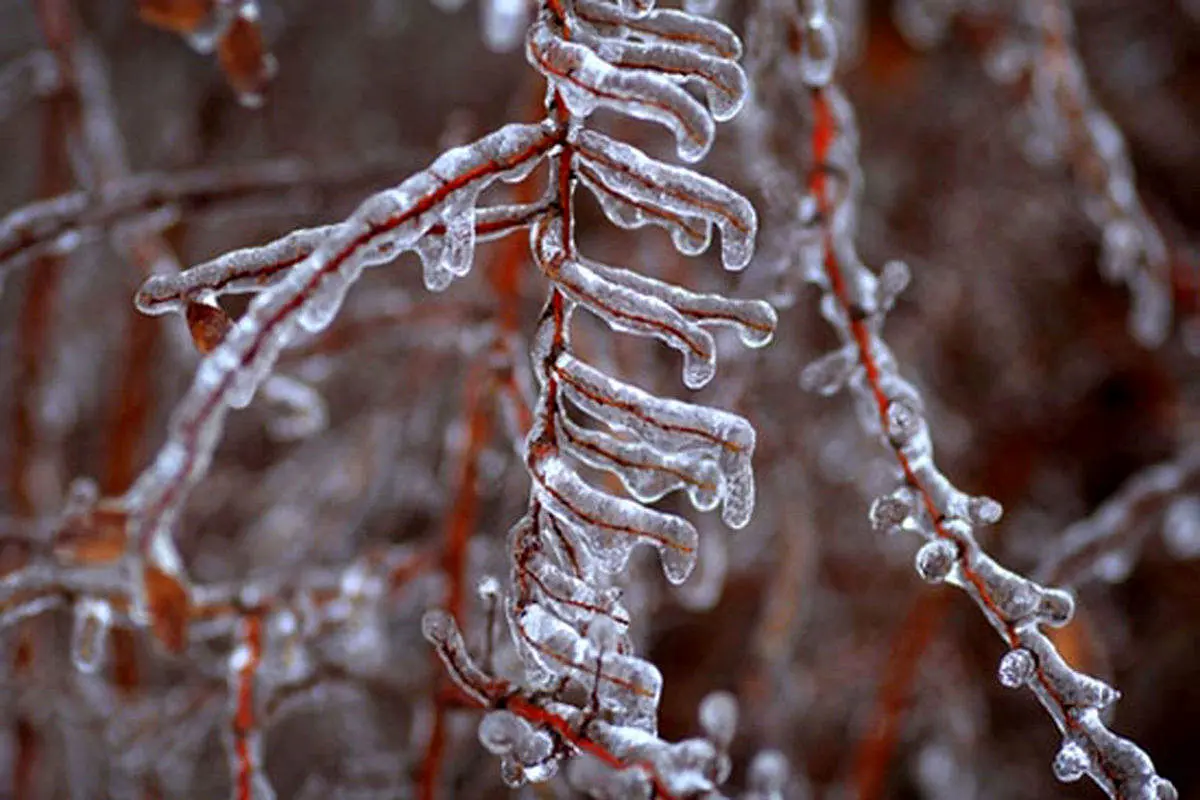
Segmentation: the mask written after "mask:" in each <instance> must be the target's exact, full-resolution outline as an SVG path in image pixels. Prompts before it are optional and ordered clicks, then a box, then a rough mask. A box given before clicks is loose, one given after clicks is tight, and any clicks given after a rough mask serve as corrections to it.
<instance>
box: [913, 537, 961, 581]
mask: <svg viewBox="0 0 1200 800" xmlns="http://www.w3.org/2000/svg"><path fill="white" fill-rule="evenodd" d="M956 558H958V547H957V546H956V545H955V544H954V542H950V541H947V540H946V539H933V540H931V541H928V542H926V543H925V544H923V545H921V549H920V550H918V551H917V556H916V558H915V559H914V562H913V563H914V566H915V567H916V570H917V574H918V575H920V576H921V580H923V581H925V582H926V583H941V582H942V581H944V580H946V577H947V576H948V575H949V574H950V570H951V569H953V568H954V560H955V559H956Z"/></svg>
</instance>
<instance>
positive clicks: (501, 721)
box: [479, 711, 528, 756]
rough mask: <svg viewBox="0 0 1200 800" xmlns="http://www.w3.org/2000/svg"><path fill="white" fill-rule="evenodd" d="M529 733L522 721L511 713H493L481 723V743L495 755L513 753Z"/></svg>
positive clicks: (486, 716)
mask: <svg viewBox="0 0 1200 800" xmlns="http://www.w3.org/2000/svg"><path fill="white" fill-rule="evenodd" d="M527 733H528V731H527V730H526V726H525V725H524V723H523V722H522V720H521V719H520V718H519V717H517V716H515V715H514V714H512V713H511V712H509V711H493V712H492V713H490V714H485V715H484V717H483V719H481V720H480V721H479V743H480V744H482V745H483V746H484V747H485V748H486V749H487V751H488V752H489V753H492V754H493V755H497V756H501V755H504V754H505V753H510V752H512V751H513V750H515V749H516V747H517V744H518V742H520V740H521V739H522V738H523V737H524V736H526V735H527Z"/></svg>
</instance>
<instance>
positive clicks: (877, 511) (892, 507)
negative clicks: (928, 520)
mask: <svg viewBox="0 0 1200 800" xmlns="http://www.w3.org/2000/svg"><path fill="white" fill-rule="evenodd" d="M915 510H916V509H915V507H914V506H913V497H912V493H911V492H909V491H908V490H907V489H903V488H901V489H897V490H896V491H894V492H892V493H891V494H885V495H883V496H882V497H876V498H875V501H874V502H872V503H871V511H870V518H871V528H872V529H874V530H875V531H876V532H877V533H895V532H896V531H897V530H899V529H900V527H901V526H902V525H903V524H904V521H905V520H906V519H908V518H909V517H911V516H913V513H914V512H915Z"/></svg>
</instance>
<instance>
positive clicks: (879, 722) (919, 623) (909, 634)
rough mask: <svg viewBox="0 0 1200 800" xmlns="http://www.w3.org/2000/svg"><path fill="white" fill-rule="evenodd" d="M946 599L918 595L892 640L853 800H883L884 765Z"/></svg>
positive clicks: (858, 759)
mask: <svg viewBox="0 0 1200 800" xmlns="http://www.w3.org/2000/svg"><path fill="white" fill-rule="evenodd" d="M949 598H950V593H949V592H945V591H936V590H935V591H930V590H925V591H922V592H921V593H920V594H919V595H918V596H917V599H916V601H915V602H914V603H913V605H912V608H910V609H909V612H908V615H907V616H906V617H905V619H904V622H902V623H901V625H900V630H899V631H897V632H896V635H895V638H894V639H893V640H892V647H891V653H890V654H889V656H888V660H887V664H886V665H885V667H884V673H883V680H882V681H880V685H879V697H878V698H877V699H876V701H875V710H874V712H873V713H872V715H871V723H870V727H868V729H867V732H866V735H865V736H864V737H863V738H862V740H861V741H860V742H859V743H858V750H857V753H856V755H855V757H854V768H853V775H854V786H855V793H854V796H855V797H857V798H858V800H875V798H880V797H883V796H884V789H885V787H886V781H887V774H888V764H889V763H891V760H892V755H893V754H894V752H895V750H896V742H897V741H898V739H899V737H900V732H901V726H902V723H903V717H904V713H905V712H906V711H907V710H908V706H909V702H910V700H911V697H912V685H913V682H914V680H915V679H916V677H917V673H918V669H919V667H920V666H921V657H922V656H923V655H924V654H925V651H926V650H928V649H929V645H930V643H932V642H933V640H934V638H935V637H936V635H937V632H938V630H939V629H940V628H941V625H942V621H943V619H944V618H945V615H946V611H947V606H948V604H949V603H948V601H949Z"/></svg>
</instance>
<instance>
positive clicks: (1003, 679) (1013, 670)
mask: <svg viewBox="0 0 1200 800" xmlns="http://www.w3.org/2000/svg"><path fill="white" fill-rule="evenodd" d="M1036 667H1037V663H1036V662H1035V661H1034V658H1033V653H1031V652H1029V651H1028V650H1026V649H1025V648H1024V647H1018V648H1017V649H1015V650H1010V651H1008V652H1007V653H1005V654H1004V658H1002V659H1000V668H999V669H998V670H997V677H999V678H1000V684H1001V685H1002V686H1007V687H1008V688H1009V689H1016V688H1019V687H1021V686H1024V685H1025V684H1026V683H1027V682H1028V681H1029V679H1030V678H1032V677H1033V671H1034V669H1035V668H1036Z"/></svg>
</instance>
